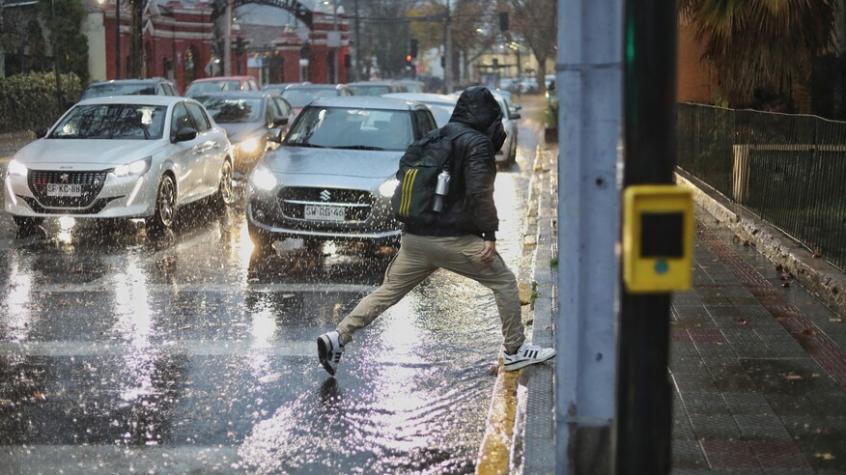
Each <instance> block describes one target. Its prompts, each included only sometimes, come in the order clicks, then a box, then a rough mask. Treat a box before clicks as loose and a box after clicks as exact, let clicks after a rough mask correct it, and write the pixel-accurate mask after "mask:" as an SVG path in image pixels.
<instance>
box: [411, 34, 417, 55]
mask: <svg viewBox="0 0 846 475" xmlns="http://www.w3.org/2000/svg"><path fill="white" fill-rule="evenodd" d="M411 58H412V59H417V40H415V39H414V38H412V39H411Z"/></svg>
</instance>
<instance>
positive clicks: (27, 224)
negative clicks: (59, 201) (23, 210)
mask: <svg viewBox="0 0 846 475" xmlns="http://www.w3.org/2000/svg"><path fill="white" fill-rule="evenodd" d="M12 220H13V221H14V222H15V224H16V225H17V226H18V227H19V228H24V229H26V228H34V227H36V226H41V223H43V222H44V218H25V217H23V216H12Z"/></svg>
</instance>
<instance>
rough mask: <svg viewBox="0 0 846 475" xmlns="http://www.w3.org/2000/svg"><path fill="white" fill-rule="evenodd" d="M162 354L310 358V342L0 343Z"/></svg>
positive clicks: (1, 351)
mask: <svg viewBox="0 0 846 475" xmlns="http://www.w3.org/2000/svg"><path fill="white" fill-rule="evenodd" d="M139 352H141V353H150V352H162V353H169V354H177V355H189V356H256V355H267V356H314V355H316V350H315V343H314V341H312V340H307V341H304V340H271V341H264V340H228V341H227V340H223V341H217V340H178V341H166V342H148V343H147V344H143V345H137V344H132V343H125V342H109V341H102V340H100V341H28V342H10V341H3V342H0V356H17V355H25V356H47V357H67V356H78V357H84V356H126V355H130V354H133V353H139Z"/></svg>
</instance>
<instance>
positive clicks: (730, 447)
mask: <svg viewBox="0 0 846 475" xmlns="http://www.w3.org/2000/svg"><path fill="white" fill-rule="evenodd" d="M702 448H703V449H704V451H705V457H706V458H707V459H708V463H709V464H710V466H711V467H712V468H714V469H718V470H723V469H728V470H744V471H748V472H746V473H749V472H751V471H760V465H759V464H758V459H757V458H756V457H755V453H754V452H752V449H751V448H750V447H749V446H748V445H747V444H743V443H742V442H741V441H738V440H730V439H706V440H703V441H702Z"/></svg>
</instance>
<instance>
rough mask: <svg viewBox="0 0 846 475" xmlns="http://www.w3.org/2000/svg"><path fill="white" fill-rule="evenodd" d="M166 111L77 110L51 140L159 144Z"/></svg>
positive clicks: (122, 106) (127, 107) (110, 106)
mask: <svg viewBox="0 0 846 475" xmlns="http://www.w3.org/2000/svg"><path fill="white" fill-rule="evenodd" d="M166 112H167V107H165V106H151V105H140V104H89V105H80V106H76V107H74V108H73V109H71V111H70V112H69V113H68V114H67V115H66V116H65V117H64V118H63V119H62V120H61V121H60V122H59V124H58V125H57V126H56V128H55V129H54V130H53V133H52V134H50V138H52V139H115V140H158V139H160V138H162V131H163V130H164V122H165V115H166Z"/></svg>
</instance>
